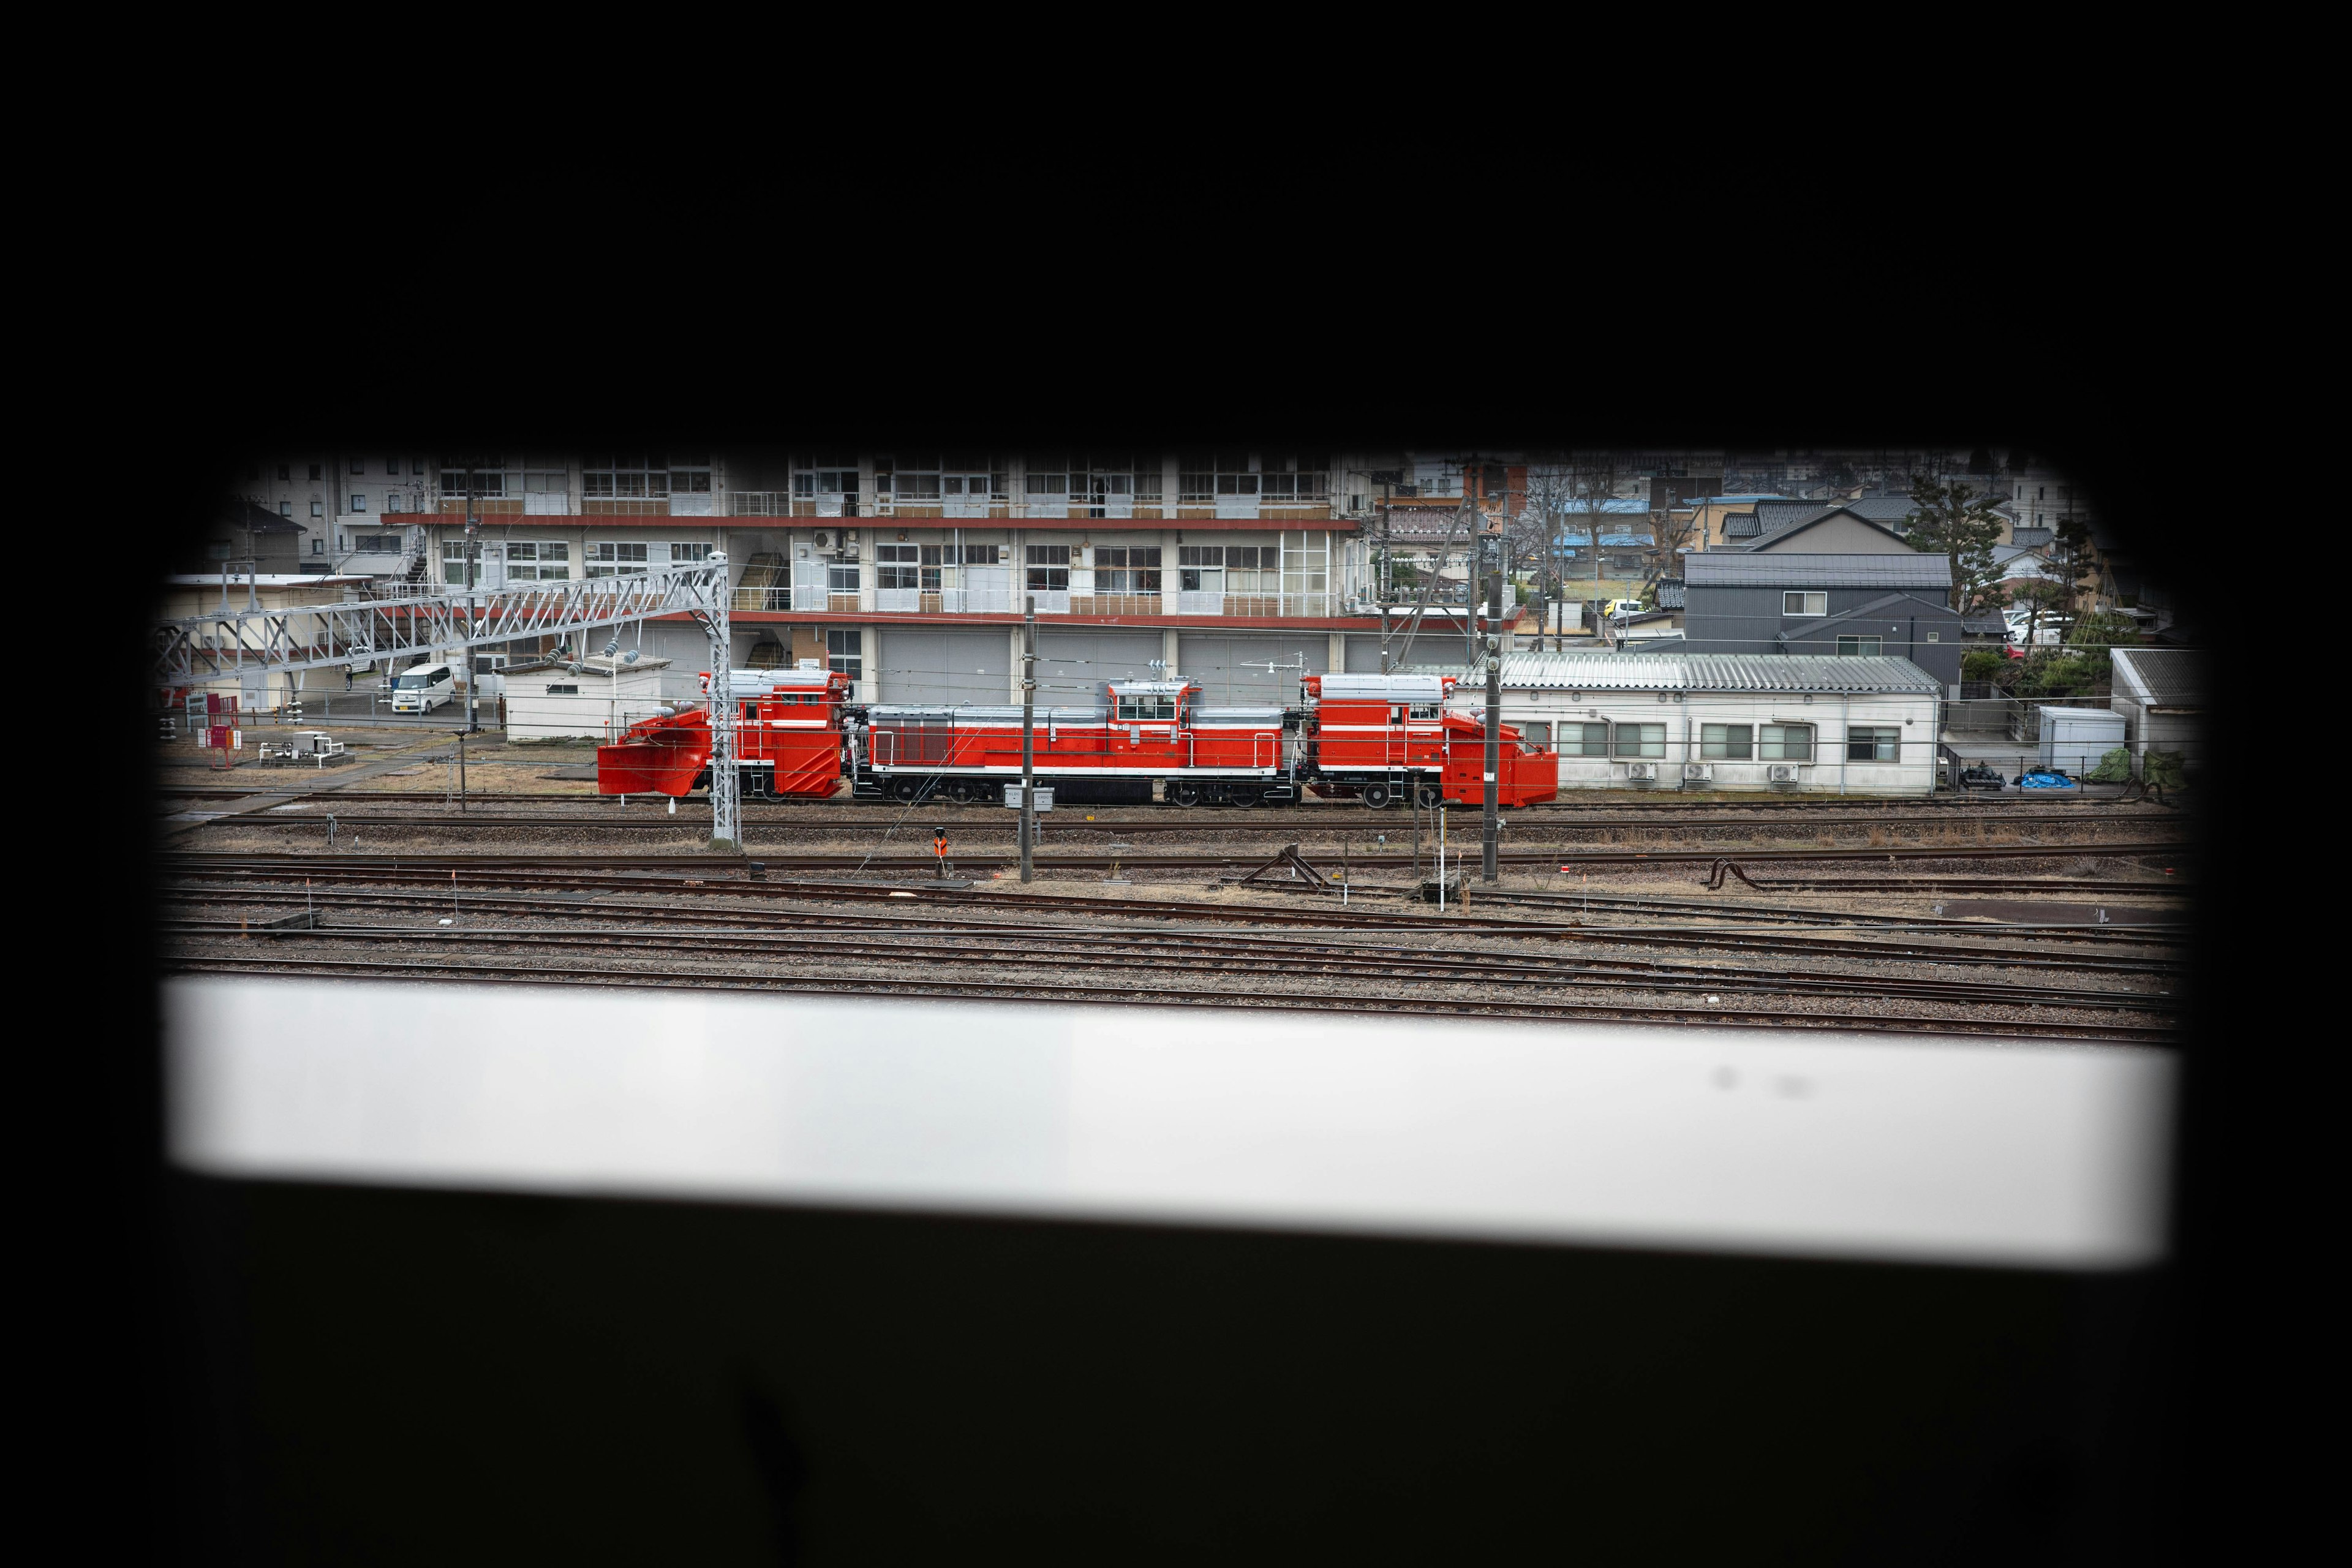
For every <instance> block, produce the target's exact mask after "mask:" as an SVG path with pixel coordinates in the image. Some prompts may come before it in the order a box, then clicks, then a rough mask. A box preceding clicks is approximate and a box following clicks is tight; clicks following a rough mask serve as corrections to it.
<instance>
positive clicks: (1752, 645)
mask: <svg viewBox="0 0 2352 1568" xmlns="http://www.w3.org/2000/svg"><path fill="white" fill-rule="evenodd" d="M1854 526H1857V527H1874V526H1875V525H1874V524H1864V523H1861V522H1860V521H1859V520H1856V521H1855V522H1854ZM1683 576H1684V584H1685V586H1684V597H1685V606H1686V607H1685V616H1684V634H1685V637H1686V638H1687V641H1688V645H1689V647H1690V648H1691V650H1692V651H1693V652H1695V653H1703V654H1715V653H1721V654H1742V653H1825V654H1845V655H1849V656H1856V655H1869V654H1875V655H1881V656H1889V657H1893V656H1899V657H1901V658H1907V659H1910V660H1911V661H1912V662H1913V663H1914V664H1916V665H1917V666H1919V668H1922V669H1924V670H1926V671H1927V673H1928V674H1929V675H1931V676H1932V677H1934V679H1937V681H1939V682H1941V683H1943V684H1944V685H1946V686H1948V687H1949V686H1956V685H1958V682H1959V679H1960V673H1959V666H1960V635H1961V634H1960V617H1959V616H1958V614H1957V613H1956V612H1955V611H1953V610H1952V609H1951V608H1950V597H1951V587H1952V563H1951V558H1950V557H1949V556H1947V555H1940V554H1927V553H1924V552H1919V551H1916V550H1912V549H1910V548H1909V547H1907V546H1902V547H1900V548H1898V549H1896V550H1895V551H1890V552H1869V553H1864V552H1849V553H1834V554H1832V553H1809V552H1796V551H1765V552H1755V551H1745V550H1742V551H1728V550H1704V551H1695V552H1692V553H1691V554H1689V555H1686V556H1685V557H1683Z"/></svg>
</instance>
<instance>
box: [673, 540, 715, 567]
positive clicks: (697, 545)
mask: <svg viewBox="0 0 2352 1568" xmlns="http://www.w3.org/2000/svg"><path fill="white" fill-rule="evenodd" d="M709 559H710V542H709V540H699V539H698V540H693V541H686V540H672V541H671V542H670V546H669V563H670V564H671V565H673V566H692V565H695V564H697V563H700V562H704V561H708V560H709Z"/></svg>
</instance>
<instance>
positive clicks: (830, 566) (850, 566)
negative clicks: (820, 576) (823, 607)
mask: <svg viewBox="0 0 2352 1568" xmlns="http://www.w3.org/2000/svg"><path fill="white" fill-rule="evenodd" d="M824 591H825V593H826V594H828V595H833V594H845V595H848V596H849V597H851V598H853V599H855V598H856V597H857V566H856V563H854V562H852V563H846V564H845V563H842V562H839V561H831V562H827V563H825V568H824Z"/></svg>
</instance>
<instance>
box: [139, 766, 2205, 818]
mask: <svg viewBox="0 0 2352 1568" xmlns="http://www.w3.org/2000/svg"><path fill="white" fill-rule="evenodd" d="M289 776H294V775H289ZM1048 782H1050V781H1048ZM155 793H156V794H157V795H169V796H173V797H175V798H181V799H191V798H194V799H206V800H232V799H241V798H245V797H247V796H252V795H291V796H294V797H296V798H298V799H304V798H309V797H310V796H313V795H332V796H334V797H335V798H336V799H338V800H395V801H414V802H419V803H422V802H426V801H440V800H445V799H446V798H448V796H449V794H450V792H449V791H448V790H447V789H446V788H444V787H442V786H440V785H437V784H436V785H435V786H433V787H432V788H430V789H364V790H363V789H334V788H331V787H311V788H307V789H306V788H303V787H300V786H299V784H288V785H286V786H283V787H277V786H271V785H268V784H248V785H238V784H216V785H205V784H158V785H157V786H155ZM668 798H669V797H667V796H666V795H629V796H626V797H624V796H621V795H599V794H597V793H595V791H594V789H593V786H585V785H583V788H581V789H579V790H572V791H530V790H470V791H468V792H467V799H468V800H469V801H476V802H500V803H513V804H519V805H551V804H555V803H558V802H565V801H577V802H581V803H583V804H587V803H592V802H593V803H595V804H597V805H601V806H608V807H613V808H616V809H618V808H621V805H622V802H623V800H624V799H625V800H626V801H627V803H628V808H629V809H634V810H640V811H645V810H660V809H663V803H664V802H666V801H667V799H668ZM678 804H679V805H682V806H700V807H702V808H703V809H704V810H708V809H709V805H710V802H709V797H708V796H706V795H681V796H679V797H678ZM845 806H850V803H849V802H848V801H847V800H846V799H845V798H842V797H835V799H833V800H825V801H808V802H803V803H798V804H782V805H753V804H752V803H750V802H746V803H745V804H744V807H743V810H744V813H745V815H746V816H753V815H754V814H757V813H762V812H768V813H773V814H775V815H776V816H778V817H779V818H782V817H787V816H798V815H800V814H803V813H808V812H815V811H838V810H841V809H842V808H843V807H845ZM906 809H907V807H906V806H905V805H904V804H903V803H901V802H898V801H879V800H877V801H871V802H862V803H859V804H857V805H855V806H851V807H850V811H849V814H848V815H845V816H844V817H843V818H842V819H841V820H843V821H845V822H861V823H862V822H871V821H872V820H873V819H874V818H875V817H877V816H882V815H884V814H886V813H888V812H894V811H904V810H906ZM917 809H918V810H919V811H921V812H925V813H929V812H933V811H937V812H940V813H943V814H946V815H948V816H951V817H960V818H961V820H965V821H982V820H988V819H990V818H991V816H992V814H993V815H996V816H1001V815H1003V807H1002V806H996V805H982V806H973V805H954V804H952V803H949V802H939V803H936V804H932V803H927V804H925V805H921V806H919V807H918V808H917ZM1081 809H1083V808H1081ZM1099 809H1100V810H1104V811H1149V812H1153V813H1155V814H1156V813H1160V812H1176V811H1180V810H1182V809H1184V808H1181V807H1177V806H1170V805H1160V804H1156V803H1155V804H1153V805H1142V804H1139V803H1138V804H1129V805H1110V806H1104V807H1101V808H1099ZM1454 809H1455V810H1457V811H1459V810H1470V811H1475V810H1476V809H1477V808H1476V807H1475V806H1470V807H1460V806H1457V807H1455V808H1454ZM1596 810H1614V811H1650V812H1661V813H1665V814H1668V815H1672V814H1675V813H1696V812H1703V811H1721V812H1738V813H1740V814H1743V815H1745V816H1753V815H1757V814H1764V815H1775V814H1781V813H1789V812H1814V813H1820V812H1831V811H1844V812H1853V813H1856V814H1859V815H1866V814H1870V813H1880V814H1886V813H1894V812H1904V811H1914V812H1921V813H1927V814H1933V815H1934V816H1936V818H1937V820H1941V819H1942V818H1943V817H1945V816H1955V815H1957V816H1964V817H1977V816H1983V817H1988V818H1992V817H1999V818H2001V819H2003V820H2009V819H2012V818H2014V817H2016V816H2022V815H2026V814H2032V815H2042V814H2049V815H2050V816H2052V817H2053V820H2055V819H2058V818H2062V817H2063V818H2066V819H2069V820H2071V819H2072V818H2073V817H2074V816H2080V815H2083V814H2084V813H2089V814H2091V815H2095V816H2105V815H2114V816H2125V815H2134V814H2137V815H2145V816H2151V817H2162V816H2168V815H2173V816H2177V815H2179V807H2178V806H2173V805H2156V804H2152V803H2147V802H2140V801H2133V802H2118V801H2114V800H2109V799H2105V798H2104V797H2089V798H2083V797H2073V798H2063V799H2030V800H2029V799H2011V800H1995V799H1990V798H1988V797H1986V796H1983V795H1968V796H1959V795H1954V796H1949V797H1947V796H1942V795H1927V796H1916V795H1904V796H1891V797H1885V798H1875V797H1868V796H1860V795H1843V796H1841V795H1825V796H1819V797H1809V798H1804V799H1794V800H1791V799H1784V798H1778V797H1775V798H1769V799H1758V800H1741V799H1738V798H1735V797H1728V796H1723V795H1713V796H1709V797H1706V798H1697V799H1682V798H1678V797H1675V796H1672V795H1666V796H1662V797H1658V798H1654V799H1644V800H1629V799H1625V798H1622V797H1616V798H1611V799H1608V800H1606V801H1591V802H1587V801H1549V802H1545V803H1543V804H1540V805H1523V806H1517V807H1514V808H1512V810H1511V813H1510V815H1511V816H1546V815H1550V814H1554V813H1557V814H1559V815H1562V816H1576V815H1579V814H1581V813H1585V812H1591V811H1596ZM1325 811H1330V812H1337V813H1340V814H1343V815H1347V816H1354V817H1356V818H1358V819H1359V820H1364V821H1377V820H1383V819H1402V820H1404V821H1408V822H1409V821H1411V820H1412V813H1411V812H1409V811H1406V810H1404V809H1402V808H1393V809H1391V810H1387V811H1381V812H1372V811H1369V810H1366V809H1365V808H1364V807H1362V806H1360V805H1353V804H1349V803H1346V802H1339V801H1332V802H1318V803H1315V804H1311V805H1298V806H1196V807H1193V808H1192V812H1193V813H1197V814H1199V815H1202V816H1217V817H1244V818H1246V817H1262V818H1265V819H1266V820H1269V821H1283V822H1295V821H1297V820H1298V819H1299V816H1300V815H1301V813H1303V812H1325Z"/></svg>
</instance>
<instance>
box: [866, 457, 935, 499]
mask: <svg viewBox="0 0 2352 1568" xmlns="http://www.w3.org/2000/svg"><path fill="white" fill-rule="evenodd" d="M874 493H875V494H877V495H885V496H890V497H893V498H895V499H896V500H902V501H934V500H939V499H940V460H939V458H937V457H936V456H932V455H929V454H926V455H924V456H921V457H915V458H896V459H885V458H877V459H876V460H875V464H874Z"/></svg>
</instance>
